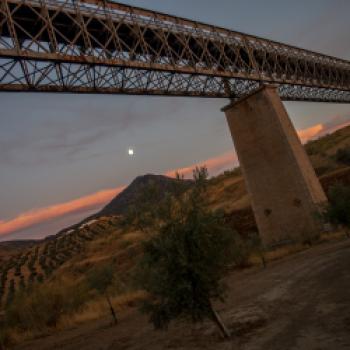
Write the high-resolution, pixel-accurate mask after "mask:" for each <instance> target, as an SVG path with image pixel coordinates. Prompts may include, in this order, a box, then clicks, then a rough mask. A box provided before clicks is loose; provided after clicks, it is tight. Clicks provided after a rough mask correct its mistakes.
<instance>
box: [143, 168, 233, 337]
mask: <svg viewBox="0 0 350 350" xmlns="http://www.w3.org/2000/svg"><path fill="white" fill-rule="evenodd" d="M207 176H208V174H207V170H206V168H196V169H195V170H194V186H193V187H192V189H191V190H190V191H189V193H186V194H181V191H179V192H178V195H177V196H172V197H167V198H166V199H165V200H164V201H163V203H162V204H161V205H160V207H159V208H158V213H159V215H161V217H160V219H159V220H157V221H158V222H161V224H159V225H158V231H156V232H154V234H153V236H152V238H150V239H149V240H148V241H146V242H145V243H144V255H143V258H142V260H141V262H140V270H139V278H140V282H141V285H142V287H143V288H144V289H145V290H146V291H147V292H148V293H149V294H150V298H149V299H148V300H147V301H145V302H144V304H143V306H142V310H143V311H144V312H146V313H148V314H149V315H150V321H151V322H152V323H153V324H154V326H155V327H156V328H167V326H168V324H169V323H170V322H171V321H172V320H173V319H176V318H185V319H189V320H190V321H192V322H193V323H196V322H201V321H203V320H204V319H206V318H209V319H211V320H212V321H213V322H214V323H215V324H216V325H217V326H218V327H219V329H220V331H221V332H222V334H223V335H224V336H225V337H229V336H230V334H229V331H228V330H227V328H226V327H225V325H224V323H223V322H222V321H221V319H220V317H219V315H218V314H217V313H216V311H215V310H214V308H213V304H212V302H213V301H214V300H221V301H224V291H225V288H224V287H225V286H224V283H223V282H222V278H223V277H224V275H225V272H226V271H227V266H228V265H229V264H231V262H232V258H233V256H232V252H233V251H234V250H233V245H234V239H233V237H234V235H233V232H232V230H231V229H229V228H228V227H227V226H226V225H225V223H224V218H223V216H222V215H220V214H218V213H212V212H210V211H209V210H207V209H206V207H205V202H204V199H205V195H206V185H207Z"/></svg>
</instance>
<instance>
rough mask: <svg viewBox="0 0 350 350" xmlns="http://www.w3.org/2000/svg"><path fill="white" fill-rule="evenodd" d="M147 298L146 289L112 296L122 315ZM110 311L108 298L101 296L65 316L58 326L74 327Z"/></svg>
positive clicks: (114, 305)
mask: <svg viewBox="0 0 350 350" xmlns="http://www.w3.org/2000/svg"><path fill="white" fill-rule="evenodd" d="M145 298H146V293H145V292H144V291H135V292H127V293H124V294H122V295H117V296H114V297H112V298H111V302H112V305H113V307H114V308H115V310H116V312H117V314H118V315H120V314H121V313H123V312H125V311H126V310H127V309H129V308H132V307H135V306H136V305H137V304H138V303H139V302H140V301H142V300H144V299H145ZM109 312H110V311H109V307H108V305H107V303H106V299H105V298H103V297H99V298H97V299H95V300H93V301H91V302H89V303H87V304H86V305H85V306H84V308H83V309H82V310H80V311H79V312H77V313H75V314H73V315H70V316H69V317H63V318H62V320H61V322H60V324H59V326H58V327H59V328H60V329H66V328H72V327H74V326H76V325H79V324H82V323H86V322H91V321H95V320H98V319H100V318H103V317H106V316H109Z"/></svg>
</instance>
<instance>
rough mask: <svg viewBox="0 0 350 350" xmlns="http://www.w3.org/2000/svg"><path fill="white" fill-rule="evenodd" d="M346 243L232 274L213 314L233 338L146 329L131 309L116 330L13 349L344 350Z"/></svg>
mask: <svg viewBox="0 0 350 350" xmlns="http://www.w3.org/2000/svg"><path fill="white" fill-rule="evenodd" d="M349 269H350V241H349V240H348V241H343V242H338V243H332V244H327V245H322V246H318V247H315V248H313V249H310V250H308V251H305V252H302V253H299V254H296V255H293V256H291V257H288V258H285V259H283V260H281V261H278V262H275V263H273V264H270V265H269V266H268V268H267V269H265V270H263V269H260V268H254V269H250V270H246V271H243V272H237V273H232V274H231V275H230V277H229V279H228V284H229V295H228V299H227V302H226V304H225V305H218V306H217V309H218V311H219V312H220V314H221V316H222V318H223V319H224V320H225V322H226V323H227V325H228V326H229V328H230V329H231V330H232V332H234V334H235V336H234V337H233V339H232V340H231V341H223V340H222V339H220V337H219V335H218V333H217V330H216V329H215V327H213V326H212V325H211V323H204V324H202V325H200V326H199V327H196V328H193V327H191V326H190V325H188V324H185V323H177V324H174V325H173V326H172V327H171V328H170V329H169V330H168V331H167V332H158V331H154V330H153V329H152V327H151V326H150V325H149V324H148V323H147V319H146V318H145V317H144V316H142V315H139V314H138V313H137V311H133V312H131V313H130V314H128V315H125V316H124V318H123V319H122V320H121V322H120V324H119V325H118V326H116V327H111V326H109V325H108V322H107V321H100V322H98V323H93V324H89V325H85V326H82V327H79V328H76V329H73V330H70V331H65V332H61V333H57V334H55V335H51V336H48V337H45V338H41V339H39V340H36V341H32V342H28V343H27V344H23V345H22V346H20V347H18V348H17V349H18V350H28V349H36V350H40V349H45V350H49V349H50V350H53V349H64V350H73V349H74V350H78V349H79V350H80V349H86V350H99V349H101V350H112V349H117V350H123V349H127V350H136V349H137V350H141V349H142V350H144V349H152V350H153V349H154V350H161V349H183V350H185V349H186V350H194V349H198V350H199V349H213V350H214V349H215V350H217V349H218V350H221V349H239V350H258V349H259V350H260V349H264V350H281V349H283V350H294V349H300V350H323V349H324V350H343V349H344V350H345V349H347V350H349V349H350V271H349Z"/></svg>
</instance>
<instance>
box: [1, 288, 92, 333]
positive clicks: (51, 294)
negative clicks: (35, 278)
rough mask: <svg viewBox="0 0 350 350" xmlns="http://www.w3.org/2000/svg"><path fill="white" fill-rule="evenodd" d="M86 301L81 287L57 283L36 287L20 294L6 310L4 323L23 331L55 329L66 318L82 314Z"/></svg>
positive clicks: (84, 290) (85, 293)
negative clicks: (81, 310)
mask: <svg viewBox="0 0 350 350" xmlns="http://www.w3.org/2000/svg"><path fill="white" fill-rule="evenodd" d="M86 299H87V292H86V289H85V288H84V287H83V286H81V285H80V286H79V285H78V286H77V285H66V284H64V283H60V282H56V283H51V284H48V285H40V286H36V287H34V288H33V289H32V290H31V291H30V292H29V293H25V292H21V293H18V294H17V296H16V298H15V299H14V301H13V303H12V304H11V305H10V306H9V307H8V308H7V310H6V317H5V322H6V325H7V326H9V327H17V328H19V329H22V330H24V331H26V330H28V331H29V330H43V329H45V328H47V327H55V326H56V325H57V323H58V322H59V320H60V318H61V317H62V316H63V315H67V314H71V313H73V312H75V311H77V310H79V308H80V307H82V305H83V304H84V303H85V301H86Z"/></svg>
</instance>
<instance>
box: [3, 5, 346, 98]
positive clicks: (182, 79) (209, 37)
mask: <svg viewBox="0 0 350 350" xmlns="http://www.w3.org/2000/svg"><path fill="white" fill-rule="evenodd" d="M261 84H278V86H279V94H280V96H281V98H282V99H284V100H293V101H322V102H344V103H349V102H350V62H349V61H346V60H342V59H338V58H335V57H330V56H326V55H322V54H320V53H316V52H311V51H308V50H304V49H300V48H297V47H293V46H290V45H285V44H282V43H278V42H274V41H271V40H266V39H262V38H258V37H255V36H251V35H246V34H242V33H238V32H234V31H231V30H227V29H224V28H220V27H216V26H212V25H208V24H203V23H199V22H195V21H191V20H187V19H183V18H178V17H174V16H170V15H167V14H162V13H158V12H154V11H149V10H144V9H141V8H135V7H130V6H126V5H122V4H119V3H115V2H111V1H108V0H80V1H79V0H0V91H33V92H35V91H37V92H79V93H104V94H106V93H112V94H142V95H173V96H201V97H228V98H231V99H236V98H239V97H242V96H244V95H246V94H248V93H250V92H252V91H254V90H255V89H257V88H259V86H260V85H261Z"/></svg>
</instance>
